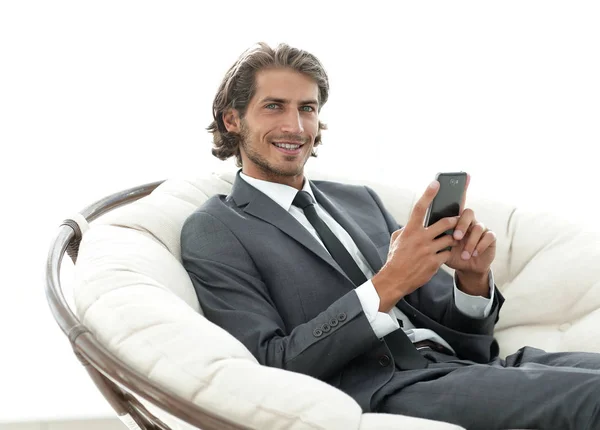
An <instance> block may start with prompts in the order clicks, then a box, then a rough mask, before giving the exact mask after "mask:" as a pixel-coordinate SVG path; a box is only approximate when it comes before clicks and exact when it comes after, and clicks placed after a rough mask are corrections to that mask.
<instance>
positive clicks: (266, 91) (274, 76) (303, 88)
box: [254, 69, 319, 101]
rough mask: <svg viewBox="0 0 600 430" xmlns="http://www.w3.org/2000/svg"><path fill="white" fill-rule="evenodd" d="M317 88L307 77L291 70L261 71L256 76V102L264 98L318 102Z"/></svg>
mask: <svg viewBox="0 0 600 430" xmlns="http://www.w3.org/2000/svg"><path fill="white" fill-rule="evenodd" d="M318 95H319V87H318V85H317V83H316V82H315V81H314V80H313V79H312V78H311V77H309V76H307V75H304V74H302V73H300V72H296V71H295V70H291V69H268V70H261V71H260V72H258V73H257V74H256V94H255V95H254V97H255V99H256V100H260V99H261V98H264V97H273V98H282V99H290V100H291V101H299V100H308V99H315V100H318Z"/></svg>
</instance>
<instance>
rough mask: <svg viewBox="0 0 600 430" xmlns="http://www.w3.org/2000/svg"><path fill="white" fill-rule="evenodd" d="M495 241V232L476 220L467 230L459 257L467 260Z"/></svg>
mask: <svg viewBox="0 0 600 430" xmlns="http://www.w3.org/2000/svg"><path fill="white" fill-rule="evenodd" d="M495 242H496V234H495V233H494V232H493V231H490V230H488V229H487V228H486V227H485V225H483V224H482V223H480V222H477V223H475V224H473V225H472V226H471V229H470V231H469V232H468V237H467V241H466V243H465V245H464V247H463V252H462V255H461V258H462V259H463V260H468V259H469V258H471V256H473V257H477V256H478V255H480V254H482V253H484V252H485V251H486V249H487V248H489V247H490V246H491V245H493V244H495Z"/></svg>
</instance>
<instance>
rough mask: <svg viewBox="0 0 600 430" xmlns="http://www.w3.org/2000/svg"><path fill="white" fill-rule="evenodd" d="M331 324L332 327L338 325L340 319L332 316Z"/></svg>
mask: <svg viewBox="0 0 600 430" xmlns="http://www.w3.org/2000/svg"><path fill="white" fill-rule="evenodd" d="M329 325H330V326H331V327H335V326H336V325H338V320H337V318H331V319H330V320H329Z"/></svg>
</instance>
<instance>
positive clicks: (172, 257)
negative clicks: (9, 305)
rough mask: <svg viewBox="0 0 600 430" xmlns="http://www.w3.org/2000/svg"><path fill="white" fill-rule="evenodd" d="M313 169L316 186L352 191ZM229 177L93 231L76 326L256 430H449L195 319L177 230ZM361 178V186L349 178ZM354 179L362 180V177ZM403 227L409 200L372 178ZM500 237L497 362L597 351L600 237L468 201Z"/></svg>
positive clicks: (199, 183) (197, 184) (84, 253)
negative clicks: (538, 353) (372, 409)
mask: <svg viewBox="0 0 600 430" xmlns="http://www.w3.org/2000/svg"><path fill="white" fill-rule="evenodd" d="M308 172H309V177H310V178H311V179H330V180H337V181H340V182H347V183H352V182H353V180H352V179H350V178H343V177H336V176H335V175H333V174H331V173H326V172H310V171H308ZM234 178H235V170H231V169H230V170H227V171H224V172H216V173H214V174H207V175H205V176H202V177H200V178H197V179H194V180H190V181H187V180H182V179H173V180H169V181H167V182H165V183H164V184H163V185H161V186H160V187H159V188H158V189H157V190H156V191H154V192H153V193H152V194H151V195H150V196H148V197H146V198H144V199H142V200H140V201H138V202H135V203H133V204H131V205H128V206H126V207H124V208H122V209H118V210H116V211H114V213H112V214H109V215H107V216H105V217H103V219H102V220H101V221H98V222H95V223H92V227H91V228H90V229H89V230H88V231H87V232H86V233H85V235H84V238H83V240H82V243H81V248H80V254H79V260H78V263H77V266H76V269H75V273H76V282H75V287H74V294H75V304H76V307H77V312H78V315H79V316H80V318H81V320H82V322H83V323H84V324H85V325H86V326H87V327H88V328H89V329H90V330H91V331H92V332H93V333H94V334H95V335H96V336H97V337H98V339H100V341H101V342H102V343H103V344H104V345H105V346H106V347H107V348H108V349H109V350H110V351H111V352H113V353H114V354H115V355H116V356H117V357H119V358H120V359H121V360H123V361H124V362H126V363H128V364H129V365H131V366H132V367H134V368H135V369H137V370H138V371H140V372H142V373H143V374H144V375H147V376H148V377H149V378H151V379H153V380H155V381H157V382H158V383H159V384H161V385H163V386H166V387H169V389H171V390H173V391H174V392H176V393H177V394H179V395H181V396H182V397H184V398H186V399H189V400H191V401H193V402H196V403H197V404H199V405H202V406H203V407H205V408H209V409H210V410H213V411H214V412H216V413H218V414H222V415H224V416H226V417H228V418H229V419H232V420H234V421H236V422H239V423H243V424H244V425H246V426H250V427H252V428H256V429H266V428H269V429H279V428H281V429H283V428H285V429H306V428H315V429H344V430H346V429H380V428H381V429H383V428H411V429H432V430H433V429H438V428H439V429H442V428H444V429H451V428H454V429H456V428H458V427H456V426H452V425H449V424H445V423H437V422H431V421H427V420H421V419H416V418H411V417H403V416H397V415H386V414H364V415H363V414H361V410H360V407H359V406H358V404H357V403H356V402H355V401H354V400H353V399H352V398H351V397H349V396H347V395H346V394H345V393H343V392H341V391H340V390H337V389H336V388H334V387H332V386H329V385H327V384H325V383H323V382H321V381H319V380H317V379H314V378H312V377H309V376H306V375H301V374H297V373H293V372H287V371H283V370H280V369H275V368H269V367H266V366H261V365H259V364H258V363H257V361H256V359H255V358H254V357H253V356H252V355H251V354H250V353H249V351H248V350H247V349H246V348H245V347H244V346H243V345H242V344H241V343H240V342H238V341H237V340H236V339H235V338H233V337H232V336H230V335H229V334H228V333H226V332H225V331H224V330H222V329H221V328H219V327H217V326H215V325H214V324H212V323H211V322H209V321H208V320H206V319H205V318H204V317H202V315H201V310H200V307H199V305H198V302H197V299H196V295H195V291H194V289H193V287H192V284H191V281H190V279H189V277H188V276H187V273H186V272H185V270H184V269H183V267H182V265H181V264H180V261H181V255H180V248H179V246H180V245H179V233H180V231H181V226H182V225H183V222H184V221H185V219H186V218H187V217H188V216H189V214H191V213H192V212H193V211H194V210H195V209H196V208H197V207H198V206H200V205H201V204H202V203H203V202H204V201H205V200H206V199H207V198H208V197H209V196H211V195H213V194H215V193H220V194H228V193H229V191H230V189H231V185H232V183H233V180H234ZM354 182H355V183H356V182H357V181H356V180H355V181H354ZM361 183H365V182H364V181H363V182H361ZM365 184H366V185H369V186H371V187H372V188H373V189H375V191H376V192H377V193H378V194H379V195H380V196H381V198H382V200H383V201H384V203H385V204H386V206H387V208H388V209H389V210H390V211H391V212H392V214H393V215H394V216H395V217H396V218H397V220H398V222H400V223H401V224H403V223H405V222H406V220H407V219H408V215H409V213H410V210H411V208H412V205H413V204H414V201H415V197H416V193H415V192H414V191H412V190H407V189H403V188H402V187H396V186H393V185H390V184H379V183H377V182H373V181H371V182H367V183H365ZM470 206H471V207H473V208H474V209H475V211H476V213H477V216H478V219H480V220H482V221H483V222H485V223H486V225H487V226H489V227H490V228H491V229H493V230H494V231H495V232H496V233H497V234H498V252H497V258H496V261H495V264H494V266H493V269H494V275H495V279H496V283H497V285H498V286H499V287H500V288H501V290H502V291H503V293H504V294H505V297H506V299H507V302H506V303H505V305H504V308H503V310H502V313H501V317H500V322H499V325H498V328H497V337H498V339H499V340H500V343H501V350H502V353H503V354H508V353H511V352H513V351H514V350H515V349H517V348H519V347H521V346H523V345H525V344H528V345H533V346H539V347H542V348H545V349H547V350H550V351H555V350H592V351H598V352H600V340H598V339H596V338H594V337H593V336H592V334H593V332H594V330H595V327H597V326H598V323H600V312H599V311H598V309H599V308H600V288H598V286H597V283H598V280H599V279H600V272H599V270H600V269H598V268H597V265H594V264H593V263H594V261H593V260H594V259H597V258H598V257H600V251H598V250H597V249H598V246H597V245H598V244H599V243H600V241H599V237H598V235H592V234H590V233H583V232H581V231H580V230H579V229H577V228H576V227H574V226H567V225H565V224H564V223H561V222H559V221H557V220H555V219H553V218H552V217H550V216H549V215H539V214H529V213H522V212H520V211H518V210H516V209H515V208H514V207H511V206H509V205H505V204H500V203H496V202H493V201H487V200H483V199H481V200H476V199H475V200H474V199H471V201H470Z"/></svg>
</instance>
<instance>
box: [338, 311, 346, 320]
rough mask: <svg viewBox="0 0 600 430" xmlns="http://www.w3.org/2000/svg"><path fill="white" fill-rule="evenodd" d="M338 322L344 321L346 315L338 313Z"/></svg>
mask: <svg viewBox="0 0 600 430" xmlns="http://www.w3.org/2000/svg"><path fill="white" fill-rule="evenodd" d="M337 319H338V321H346V313H345V312H340V313H339V314H338V316H337Z"/></svg>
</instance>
